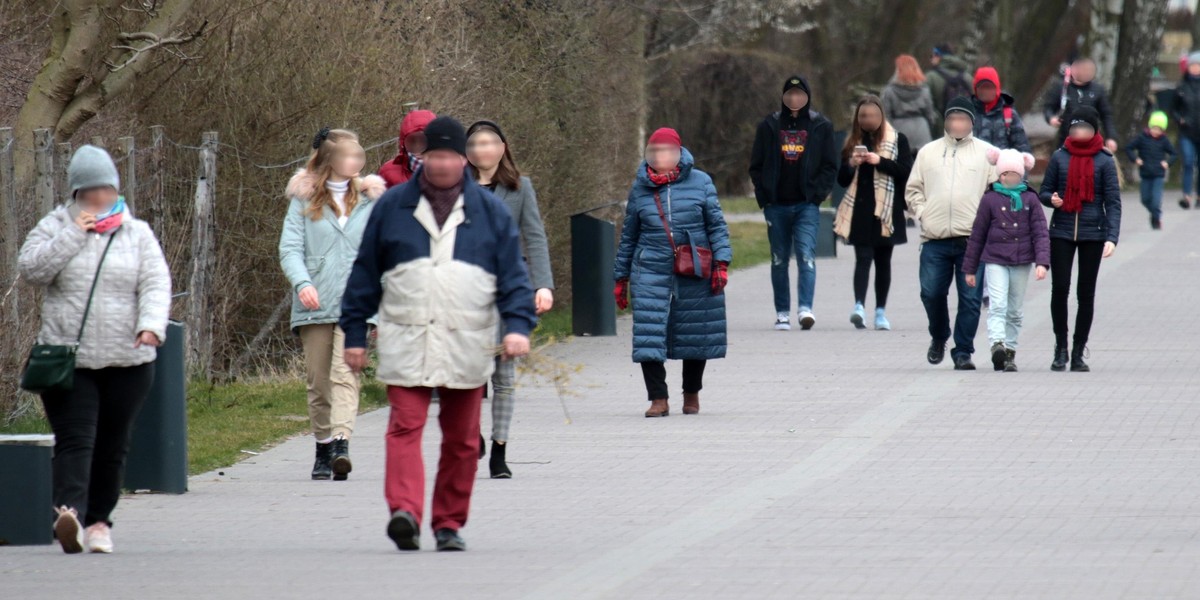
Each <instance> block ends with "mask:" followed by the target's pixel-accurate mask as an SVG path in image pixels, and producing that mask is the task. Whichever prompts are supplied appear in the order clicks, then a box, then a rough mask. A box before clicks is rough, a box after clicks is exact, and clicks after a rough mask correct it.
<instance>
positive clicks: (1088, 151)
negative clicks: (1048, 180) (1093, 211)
mask: <svg viewBox="0 0 1200 600" xmlns="http://www.w3.org/2000/svg"><path fill="white" fill-rule="evenodd" d="M1103 147H1104V137H1103V136H1101V135H1100V134H1096V135H1095V137H1093V138H1092V139H1090V140H1087V141H1084V142H1080V141H1076V140H1075V139H1074V138H1067V143H1066V145H1065V148H1066V149H1067V152H1069V153H1071V162H1070V164H1069V165H1068V167H1067V195H1066V197H1065V198H1063V205H1062V209H1063V210H1065V211H1067V212H1069V213H1077V212H1079V211H1081V210H1083V203H1084V202H1091V201H1092V200H1095V199H1096V161H1095V156H1096V154H1098V153H1099V152H1100V149H1101V148H1103Z"/></svg>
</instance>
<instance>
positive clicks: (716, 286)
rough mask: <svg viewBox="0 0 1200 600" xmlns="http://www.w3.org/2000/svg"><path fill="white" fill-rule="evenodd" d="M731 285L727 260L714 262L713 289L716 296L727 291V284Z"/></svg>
mask: <svg viewBox="0 0 1200 600" xmlns="http://www.w3.org/2000/svg"><path fill="white" fill-rule="evenodd" d="M727 285H729V265H728V264H727V263H725V262H717V263H715V264H713V272H712V291H713V295H714V296H716V295H718V294H720V293H721V292H723V291H725V286H727Z"/></svg>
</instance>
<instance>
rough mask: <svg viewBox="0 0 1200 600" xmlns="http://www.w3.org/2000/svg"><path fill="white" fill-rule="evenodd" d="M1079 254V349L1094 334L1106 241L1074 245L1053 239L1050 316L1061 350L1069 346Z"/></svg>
mask: <svg viewBox="0 0 1200 600" xmlns="http://www.w3.org/2000/svg"><path fill="white" fill-rule="evenodd" d="M1076 252H1078V253H1079V280H1078V281H1077V282H1076V285H1075V298H1076V299H1077V300H1078V302H1079V312H1078V314H1076V315H1075V340H1074V341H1075V347H1076V348H1083V347H1084V346H1086V345H1087V343H1088V335H1089V334H1090V333H1091V331H1092V315H1093V314H1094V313H1095V306H1096V278H1097V277H1099V275H1100V261H1101V259H1102V258H1103V257H1104V242H1073V241H1071V240H1062V239H1053V238H1052V239H1051V240H1050V279H1051V287H1050V290H1051V291H1050V317H1051V319H1052V320H1053V321H1054V339H1055V341H1056V342H1057V344H1058V346H1059V347H1061V348H1066V347H1067V333H1068V328H1067V299H1068V298H1069V297H1070V296H1071V269H1072V267H1074V265H1075V253H1076Z"/></svg>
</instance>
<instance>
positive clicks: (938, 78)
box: [925, 42, 971, 138]
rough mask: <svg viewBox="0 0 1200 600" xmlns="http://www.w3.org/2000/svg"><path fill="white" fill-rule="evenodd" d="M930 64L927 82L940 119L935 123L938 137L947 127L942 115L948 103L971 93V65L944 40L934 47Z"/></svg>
mask: <svg viewBox="0 0 1200 600" xmlns="http://www.w3.org/2000/svg"><path fill="white" fill-rule="evenodd" d="M929 66H930V69H929V71H927V72H926V73H925V82H926V84H928V85H929V94H930V95H931V96H933V108H934V109H936V112H937V114H938V120H937V122H936V123H934V125H933V130H934V131H935V132H937V133H936V134H935V135H934V137H935V138H936V137H940V136H941V134H942V131H943V129H944V127H945V124H944V123H943V122H942V115H944V114H945V113H946V105H947V104H948V103H949V102H950V101H951V100H953V99H954V98H957V97H958V96H970V95H971V65H970V63H968V62H967V61H965V60H963V59H962V58H961V57H959V56H958V55H957V54H955V53H954V47H953V46H951V45H950V44H948V43H945V42H943V43H941V44H938V45H936V46H934V47H933V54H932V55H931V56H930V57H929Z"/></svg>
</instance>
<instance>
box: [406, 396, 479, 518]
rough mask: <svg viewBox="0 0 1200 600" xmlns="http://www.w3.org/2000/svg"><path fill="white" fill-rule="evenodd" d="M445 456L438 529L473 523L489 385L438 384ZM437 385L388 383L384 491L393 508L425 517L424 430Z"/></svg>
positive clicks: (437, 496) (436, 498)
mask: <svg viewBox="0 0 1200 600" xmlns="http://www.w3.org/2000/svg"><path fill="white" fill-rule="evenodd" d="M438 392H439V396H440V400H439V403H440V405H441V408H440V410H439V412H438V424H440V425H441V427H442V456H441V459H440V460H439V461H438V470H437V480H436V481H435V482H434V485H433V529H434V530H435V531H436V530H438V529H455V530H457V529H461V528H462V527H463V525H466V524H467V513H468V512H469V511H470V508H471V490H472V489H473V488H474V487H475V472H476V469H478V467H479V409H480V405H481V404H482V402H483V387H478V388H476V389H473V390H451V389H446V388H440V389H439V390H438ZM432 397H433V388H427V387H412V388H409V387H398V386H388V403H389V404H391V406H392V413H391V417H390V418H389V420H388V430H387V438H386V441H387V466H386V468H387V474H386V476H385V478H384V495H385V496H386V497H387V503H388V508H390V509H391V511H392V512H395V511H397V510H404V511H408V512H410V513H412V514H413V515H414V516H415V517H416V518H417V525H418V526H420V524H421V522H422V513H424V510H423V509H424V507H425V461H424V460H423V459H422V457H421V434H422V433H423V432H424V430H425V423H426V421H427V420H428V418H429V404H430V400H431V399H432Z"/></svg>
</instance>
